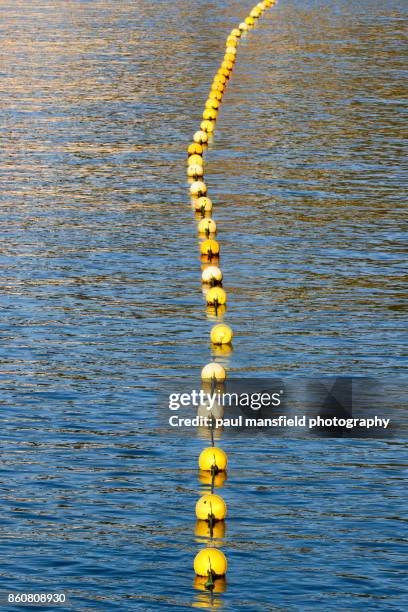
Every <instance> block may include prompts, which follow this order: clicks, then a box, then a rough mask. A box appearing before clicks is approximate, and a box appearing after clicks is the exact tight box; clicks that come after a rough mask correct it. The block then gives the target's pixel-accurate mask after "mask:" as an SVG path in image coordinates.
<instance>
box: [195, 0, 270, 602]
mask: <svg viewBox="0 0 408 612" xmlns="http://www.w3.org/2000/svg"><path fill="white" fill-rule="evenodd" d="M275 1H276V0H263V2H259V3H258V4H257V5H256V6H254V7H253V9H252V10H251V12H250V13H249V15H248V17H246V18H245V20H244V21H243V22H242V23H240V24H239V26H238V28H234V29H233V30H232V31H231V33H230V34H229V36H228V38H227V41H226V52H225V55H224V58H223V61H222V64H221V66H220V68H219V70H218V71H217V73H216V75H215V77H214V81H213V84H212V86H211V90H210V94H209V96H208V99H207V101H206V103H205V109H204V112H203V121H202V122H201V125H200V130H199V131H197V132H196V133H195V134H194V137H193V140H194V142H193V143H192V144H190V146H189V147H188V162H187V175H188V177H189V178H190V179H192V183H191V185H190V195H191V197H192V203H193V208H194V210H195V211H196V212H197V213H198V214H199V215H200V217H201V218H200V221H199V223H198V233H199V235H200V236H204V237H205V239H204V240H203V242H201V244H200V251H201V259H202V261H203V262H204V263H205V264H207V265H206V267H205V268H204V270H203V272H202V282H203V285H204V286H205V289H206V301H207V305H208V306H210V307H212V308H213V309H215V313H216V315H217V314H218V313H220V311H222V310H223V309H225V304H226V302H227V294H226V292H225V291H224V289H223V288H222V280H223V275H222V272H221V270H220V268H219V267H218V265H217V264H218V263H219V254H220V246H219V243H218V242H217V240H215V235H216V232H217V224H216V222H215V221H214V219H212V216H211V215H212V213H211V211H212V208H213V204H212V202H211V200H210V198H209V197H208V196H207V186H206V184H205V183H204V161H203V153H204V149H205V148H206V145H207V142H208V140H209V138H210V137H211V135H212V134H213V132H214V130H215V124H216V121H217V115H218V110H219V108H220V105H221V102H222V98H223V94H224V91H225V88H226V85H227V83H228V79H229V78H230V76H231V73H232V70H233V67H234V63H235V58H236V54H237V47H238V44H239V41H240V39H241V36H242V35H243V33H244V32H246V31H247V30H249V29H251V28H252V27H253V26H254V25H255V23H256V20H257V19H259V17H261V15H262V13H263V12H264V11H265V10H266V9H268V8H270V7H272V6H273V5H274V4H275ZM232 336H233V332H232V329H231V328H230V327H229V326H228V325H225V324H223V323H219V324H218V325H215V326H214V327H213V328H212V330H211V342H212V343H213V344H216V345H228V344H230V343H231V341H232ZM225 378H226V372H225V369H224V368H223V366H222V365H220V364H218V363H215V362H211V363H208V364H207V365H206V366H205V367H204V368H203V369H202V371H201V379H202V381H203V382H204V383H207V384H210V385H211V389H214V388H215V385H216V384H217V383H218V382H223V381H224V380H225ZM210 427H211V441H212V446H211V447H209V448H205V449H204V450H203V451H202V452H201V454H200V457H199V467H200V470H201V473H202V474H204V475H205V474H207V475H208V477H207V478H205V476H204V479H203V478H202V481H203V482H207V483H208V482H209V483H211V493H209V494H206V495H203V496H202V497H201V498H200V499H199V500H198V502H197V504H196V515H197V519H198V525H199V524H200V523H201V524H202V525H203V528H200V527H199V526H198V527H197V530H196V533H198V534H200V535H206V536H207V538H209V545H208V546H207V547H206V548H204V549H201V550H200V551H199V553H198V554H197V555H196V557H195V559H194V570H195V573H196V575H197V578H196V581H198V587H199V588H205V589H208V590H210V591H213V590H214V588H215V579H217V578H220V577H222V576H224V575H225V574H226V571H227V559H226V558H225V555H224V554H223V553H222V552H221V550H219V549H218V548H215V546H214V542H213V537H214V530H215V528H216V525H217V524H218V525H219V524H220V522H221V521H224V519H225V517H226V514H227V506H226V504H225V501H224V500H223V498H222V497H220V496H219V495H215V494H214V487H215V486H216V485H217V477H219V475H220V474H221V473H223V472H225V470H226V468H227V455H226V453H225V452H224V451H223V450H222V449H220V448H217V447H215V445H214V435H213V417H212V415H211V416H210ZM219 483H221V484H222V479H221V480H220V481H219ZM220 533H223V531H222V530H221V531H220Z"/></svg>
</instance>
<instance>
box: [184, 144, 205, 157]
mask: <svg viewBox="0 0 408 612" xmlns="http://www.w3.org/2000/svg"><path fill="white" fill-rule="evenodd" d="M187 151H188V154H189V155H194V154H195V153H197V154H198V155H201V154H202V152H203V147H202V146H201V145H200V144H198V143H197V142H193V143H191V145H190V146H189V147H188V149H187Z"/></svg>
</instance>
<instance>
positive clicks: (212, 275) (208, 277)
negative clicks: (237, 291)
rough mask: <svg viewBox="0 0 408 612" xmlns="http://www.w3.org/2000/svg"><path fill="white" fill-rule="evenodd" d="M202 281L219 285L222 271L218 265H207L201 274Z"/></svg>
mask: <svg viewBox="0 0 408 612" xmlns="http://www.w3.org/2000/svg"><path fill="white" fill-rule="evenodd" d="M201 280H202V281H203V283H206V284H211V285H219V284H221V282H222V272H221V270H220V269H219V267H218V266H208V268H205V269H204V270H203V272H202V274H201Z"/></svg>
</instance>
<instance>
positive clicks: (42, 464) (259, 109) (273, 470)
mask: <svg viewBox="0 0 408 612" xmlns="http://www.w3.org/2000/svg"><path fill="white" fill-rule="evenodd" d="M251 5H252V3H246V2H242V1H238V0H225V1H222V2H221V1H218V2H215V1H209V2H202V1H200V0H191V1H190V2H188V3H186V2H180V1H179V0H175V1H174V2H172V3H170V4H169V3H167V2H163V1H158V2H155V3H152V2H146V1H145V0H137V1H136V2H130V1H128V0H95V1H93V2H89V1H88V2H87V1H79V0H69V1H61V0H60V1H58V0H57V1H55V0H53V1H52V0H31V1H30V2H28V1H21V0H16V1H14V2H11V1H9V0H3V1H2V2H1V3H0V7H1V9H2V10H1V13H2V18H1V21H2V23H1V26H0V54H1V60H0V61H1V76H2V79H1V89H2V91H1V98H2V103H1V106H2V111H1V113H2V129H1V135H2V147H1V150H0V156H1V170H0V188H1V189H0V203H1V210H2V221H1V232H2V241H1V293H2V296H1V307H2V319H1V336H2V346H3V352H2V370H1V402H2V406H3V427H2V438H3V445H2V447H3V453H2V464H1V485H0V486H1V497H2V511H1V520H0V529H1V546H2V551H3V560H2V568H1V571H0V575H1V590H2V591H9V590H13V591H18V590H26V591H27V590H30V591H38V590H39V591H42V592H45V591H52V592H58V591H61V590H63V591H65V592H66V593H67V595H69V596H70V598H71V601H70V604H69V605H68V606H67V608H69V609H72V610H76V611H82V610H95V609H97V610H108V609H109V610H136V609H137V610H148V611H150V610H173V609H174V610H178V609H180V610H181V609H184V608H189V607H191V606H196V607H203V608H207V609H213V608H219V609H224V610H228V611H232V610H233V611H235V610H240V609H248V610H282V611H286V610H288V611H292V610H322V611H325V612H326V611H328V610H336V611H338V610H347V611H348V610H401V611H402V610H406V609H407V604H408V602H407V592H406V590H404V560H405V559H404V554H403V552H404V551H403V538H404V536H406V527H404V525H406V524H405V523H404V521H403V515H404V496H403V492H404V489H403V473H404V472H403V470H404V464H405V462H406V458H407V455H406V446H405V444H404V443H403V441H401V440H398V439H396V440H394V441H358V442H357V441H354V442H350V441H346V440H324V441H322V440H314V441H299V440H275V441H273V440H270V439H268V440H267V439H263V438H249V437H247V438H245V439H240V438H237V437H234V436H231V435H229V434H228V432H224V433H223V437H222V446H223V448H225V450H226V451H227V452H228V454H229V457H230V466H231V467H230V471H229V474H228V479H227V480H226V482H225V483H224V486H223V488H222V494H223V496H224V497H225V499H226V501H227V503H228V506H229V518H228V521H227V524H226V532H225V537H224V539H223V540H222V541H221V542H220V544H221V545H222V547H223V550H224V551H225V553H226V554H227V557H228V560H229V572H228V578H227V584H226V585H225V589H224V592H220V593H214V594H213V596H212V601H211V596H210V594H209V593H207V592H202V591H200V590H197V589H196V588H194V585H193V571H192V559H193V557H194V555H195V553H196V552H197V550H198V548H199V546H201V542H202V541H203V539H202V538H200V537H198V536H195V534H194V530H195V520H194V505H195V501H196V499H197V494H198V492H199V491H200V490H202V489H203V488H205V486H204V485H200V483H199V481H198V474H197V469H196V461H197V457H198V454H199V452H200V450H201V449H202V448H203V445H204V444H205V441H204V440H203V439H202V438H200V437H199V435H197V436H196V437H195V436H194V437H192V438H190V440H189V443H188V444H186V443H185V439H178V438H177V437H176V436H174V435H170V434H169V432H168V431H167V429H166V428H164V427H163V426H161V425H159V421H158V419H157V410H158V409H157V402H156V392H157V391H158V390H159V389H160V390H165V389H166V385H167V383H168V380H169V379H174V378H180V379H183V380H187V379H188V378H190V377H192V378H196V377H197V375H198V372H199V370H200V368H201V367H202V365H203V364H204V363H206V362H207V361H208V360H209V357H210V346H209V343H208V338H209V336H208V331H209V329H210V327H211V325H212V322H211V320H210V319H208V318H207V314H206V310H205V308H204V306H203V301H202V295H201V289H200V282H199V261H198V255H197V238H196V235H195V221H194V219H193V216H192V213H191V208H190V205H189V202H188V198H187V191H186V189H187V183H186V178H185V147H186V144H187V143H188V142H189V139H190V138H191V134H192V132H193V130H195V129H196V126H197V124H198V121H199V118H200V116H201V112H202V107H203V104H204V100H205V96H206V92H207V90H208V87H209V84H210V81H211V79H212V76H213V73H214V72H215V70H216V68H217V65H218V63H219V61H220V58H221V55H222V52H223V47H224V40H225V36H226V34H227V33H228V31H229V30H230V29H231V27H233V26H234V25H236V24H237V23H238V22H239V21H241V19H242V17H243V16H244V15H245V14H246V13H247V9H249V8H250V7H251ZM406 25H407V11H406V4H405V3H404V2H403V1H402V0H400V1H399V0H389V1H387V2H385V3H377V2H374V0H367V1H364V0H363V1H362V2H355V1H350V2H324V3H323V2H318V1H313V0H306V1H305V2H300V0H292V1H290V0H288V1H284V0H282V1H281V2H280V3H279V4H278V5H277V6H276V7H275V8H273V9H272V10H270V11H269V12H268V13H267V16H266V17H264V18H263V20H262V22H260V23H259V25H258V26H257V27H256V28H255V29H254V30H253V31H252V32H251V33H250V34H249V35H248V36H247V37H246V40H245V42H243V43H242V45H241V46H240V49H239V59H238V61H237V65H236V68H235V70H234V75H233V78H232V80H231V82H230V84H229V86H228V91H227V93H226V95H225V97H224V100H225V101H224V104H223V107H222V110H221V112H220V114H219V121H218V127H217V132H216V138H215V140H214V143H213V144H212V145H211V147H210V150H209V152H208V154H207V160H208V161H207V165H206V182H207V184H208V186H209V189H210V193H211V197H212V198H213V200H214V201H215V202H216V209H215V215H214V216H215V218H216V220H217V223H218V224H219V228H220V231H219V240H220V243H221V246H222V267H223V270H224V274H225V277H226V283H225V286H226V289H227V291H228V294H229V296H230V302H229V306H228V312H227V316H226V320H227V321H228V322H230V323H231V325H232V326H233V327H234V330H235V343H234V351H233V352H232V353H231V354H230V355H225V354H224V355H221V356H217V359H218V360H219V361H221V362H222V363H224V364H225V365H227V366H228V368H229V369H230V371H231V372H232V373H233V374H235V375H242V376H251V375H257V376H270V375H275V374H277V375H282V376H287V375H293V374H295V375H306V376H310V375H316V374H331V375H337V374H349V375H355V376H357V375H369V376H373V377H376V378H379V379H381V380H388V378H389V377H390V376H393V377H396V378H399V377H401V376H402V373H403V367H404V346H405V345H406V321H407V320H406V310H404V305H405V304H406V301H405V299H406V285H404V282H405V280H406V277H404V275H405V274H406V272H405V263H406V239H407V234H406V225H405V227H404V225H403V221H402V219H403V210H404V209H403V205H404V201H405V197H406V191H405V194H404V193H403V187H404V175H403V172H404V170H406V166H405V168H404V141H403V131H404V127H405V126H406V114H405V116H404V112H403V111H404V109H405V101H406V90H404V81H403V75H404V52H405V53H406V45H404V30H405V31H406ZM405 57H406V55H405ZM405 364H406V362H405ZM405 578H406V574H405ZM4 609H9V608H8V607H7V608H6V607H5V608H4Z"/></svg>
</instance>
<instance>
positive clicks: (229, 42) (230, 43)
mask: <svg viewBox="0 0 408 612" xmlns="http://www.w3.org/2000/svg"><path fill="white" fill-rule="evenodd" d="M237 45H238V41H237V39H236V38H235V36H229V37H228V38H227V40H226V41H225V46H226V47H236V46H237Z"/></svg>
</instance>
